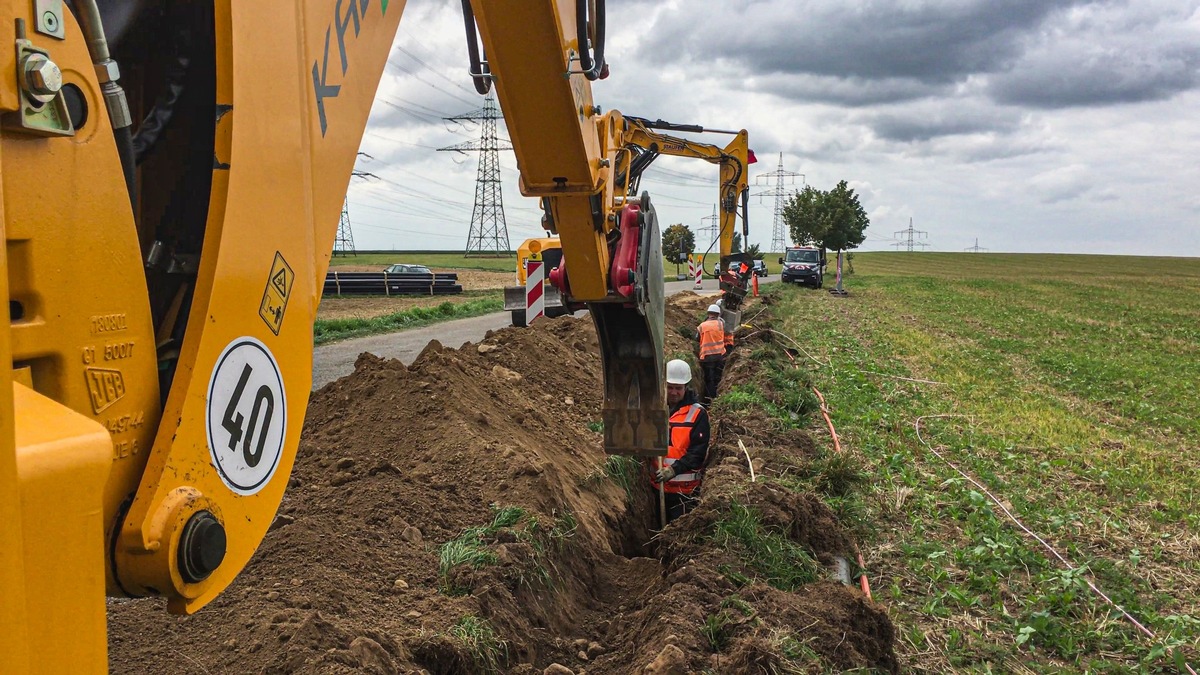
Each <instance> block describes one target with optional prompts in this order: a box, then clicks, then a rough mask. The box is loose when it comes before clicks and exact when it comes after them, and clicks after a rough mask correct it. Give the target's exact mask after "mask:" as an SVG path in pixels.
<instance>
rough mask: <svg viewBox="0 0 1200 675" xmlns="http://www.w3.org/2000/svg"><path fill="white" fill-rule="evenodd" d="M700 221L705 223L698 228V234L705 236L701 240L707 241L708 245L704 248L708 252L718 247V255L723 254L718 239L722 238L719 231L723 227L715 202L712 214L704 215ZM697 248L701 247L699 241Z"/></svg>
mask: <svg viewBox="0 0 1200 675" xmlns="http://www.w3.org/2000/svg"><path fill="white" fill-rule="evenodd" d="M700 222H701V223H704V224H703V225H701V226H700V228H699V229H698V230H696V234H699V235H700V236H701V237H703V238H702V239H701V240H700V241H703V242H707V245H706V246H705V247H704V249H703V250H704V251H706V252H707V251H711V250H713V249H714V248H716V250H717V255H718V256H719V255H721V249H720V244H717V239H719V238H720V235H719V234H718V233H717V231H718V230H720V229H721V215H720V214H719V213H717V205H716V204H713V213H712V215H711V216H704V217H703V218H701V219H700ZM696 248H700V244H699V243H697V244H696Z"/></svg>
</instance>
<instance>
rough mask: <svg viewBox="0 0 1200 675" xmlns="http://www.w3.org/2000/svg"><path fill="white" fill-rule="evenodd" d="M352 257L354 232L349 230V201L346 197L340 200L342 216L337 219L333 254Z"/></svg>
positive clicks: (353, 253) (354, 254)
mask: <svg viewBox="0 0 1200 675" xmlns="http://www.w3.org/2000/svg"><path fill="white" fill-rule="evenodd" d="M339 253H340V254H342V255H347V254H349V255H353V256H357V255H358V254H357V253H355V252H354V232H353V231H351V229H350V200H349V198H347V197H343V198H342V216H341V218H339V219H338V230H337V239H335V240H334V241H333V254H334V255H337V254H339Z"/></svg>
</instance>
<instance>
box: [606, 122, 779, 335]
mask: <svg viewBox="0 0 1200 675" xmlns="http://www.w3.org/2000/svg"><path fill="white" fill-rule="evenodd" d="M625 122H626V125H627V126H626V129H625V133H624V134H622V136H621V141H622V143H623V144H624V147H625V150H626V152H627V153H628V154H627V155H623V156H622V160H623V161H622V163H621V164H619V165H618V177H617V180H618V181H619V182H621V183H623V184H625V185H627V193H628V194H629V195H634V194H637V191H638V190H639V189H640V183H641V176H642V172H644V171H645V170H646V169H647V168H649V167H650V165H651V164H652V163H653V162H654V160H655V159H657V158H658V157H659V156H660V155H672V156H676V157H692V158H695V159H702V160H704V161H706V162H710V163H712V164H717V165H718V166H720V168H721V176H720V187H719V190H720V193H719V196H718V206H719V213H720V217H719V223H720V229H719V230H718V236H717V240H716V241H717V242H719V253H720V266H719V267H718V269H719V270H721V271H722V273H721V274H719V275H717V276H718V278H719V281H720V289H721V291H722V299H721V301H720V304H721V313H722V318H723V319H724V320H725V325H726V326H731V327H732V326H738V325H739V324H741V317H742V314H741V303H742V300H743V299H744V298H745V297H746V291H747V288H746V287H747V283H748V281H749V280H750V276H749V275H750V270H749V265H750V264H751V263H752V261H751V259H750V256H749V255H747V254H745V253H737V254H735V253H733V235H734V233H735V232H736V231H737V218H738V211H739V210H740V211H741V217H742V241H749V236H750V220H749V204H748V203H749V199H750V196H749V195H750V187H749V178H750V165H751V164H753V163H754V162H756V161H757V159H756V158H755V157H754V152H753V151H751V150H750V145H749V143H750V140H749V135H748V134H747V132H746V130H745V129H741V130H739V131H725V130H720V129H706V128H704V127H702V126H699V125H695V124H672V123H670V122H664V121H663V120H654V121H650V120H648V119H643V118H640V117H633V116H631V115H630V116H626V117H625ZM661 131H676V132H684V133H717V134H731V135H733V140H731V141H730V142H729V143H728V144H727V145H726V146H725V147H724V148H722V147H719V146H716V145H712V144H709V143H700V142H698V141H694V140H690V139H686V138H679V137H676V136H668V135H666V134H663V133H660V132H661ZM714 243H715V242H714ZM710 248H711V245H710ZM706 253H707V252H706ZM703 259H704V256H702V257H701V261H702V262H701V265H703ZM731 263H732V264H733V266H734V270H735V271H729V270H730V265H731ZM743 263H744V265H745V269H744V270H741V271H737V270H739V269H740V267H741V265H742V264H743Z"/></svg>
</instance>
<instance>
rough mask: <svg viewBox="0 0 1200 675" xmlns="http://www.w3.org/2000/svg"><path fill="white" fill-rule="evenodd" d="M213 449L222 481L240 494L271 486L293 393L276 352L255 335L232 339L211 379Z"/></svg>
mask: <svg viewBox="0 0 1200 675" xmlns="http://www.w3.org/2000/svg"><path fill="white" fill-rule="evenodd" d="M205 418H206V425H205V426H206V430H207V435H208V451H209V455H210V456H211V458H212V463H213V466H215V467H216V468H217V473H219V474H220V476H221V480H222V481H223V482H224V483H225V485H226V486H228V487H229V489H230V490H233V491H234V492H235V493H237V494H240V495H246V496H248V495H252V494H255V493H257V492H258V491H259V490H262V489H263V488H264V487H266V485H267V483H269V482H270V481H271V477H272V476H274V475H275V470H276V469H277V468H278V467H279V460H280V458H281V457H282V456H283V442H284V433H285V430H286V429H287V398H286V396H285V393H284V388H283V376H282V375H281V374H280V372H279V364H278V363H277V362H276V361H275V356H274V355H273V354H271V350H270V349H268V348H267V346H266V345H265V344H263V343H262V342H260V341H259V340H256V339H255V338H252V337H248V336H247V337H240V338H237V339H236V340H234V341H233V342H230V343H229V345H228V346H227V347H225V349H224V351H222V352H221V356H220V358H218V359H217V365H216V367H215V368H213V372H212V377H211V378H210V379H209V381H208V406H207V409H206V414H205Z"/></svg>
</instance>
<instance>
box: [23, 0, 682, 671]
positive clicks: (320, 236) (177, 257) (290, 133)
mask: <svg viewBox="0 0 1200 675" xmlns="http://www.w3.org/2000/svg"><path fill="white" fill-rule="evenodd" d="M72 7H73V10H72V9H70V8H68V7H67V6H66V5H65V3H61V2H47V1H46V0H0V73H3V75H0V113H2V117H0V122H2V131H0V166H3V173H2V174H0V176H2V178H0V191H2V195H3V200H0V204H2V208H3V213H2V217H0V228H3V230H4V240H5V248H4V249H3V251H2V252H0V294H5V295H6V296H7V297H8V298H9V315H8V317H7V319H0V540H2V541H3V542H4V545H3V546H0V652H3V653H4V655H5V657H4V662H5V670H6V672H17V673H20V672H31V671H39V672H40V671H42V670H50V671H60V672H68V671H69V672H101V671H103V670H104V669H105V667H106V658H105V655H106V638H105V609H104V608H105V600H104V596H105V595H106V594H107V595H110V596H135V597H136V596H159V597H163V598H166V599H167V601H168V603H167V604H168V608H169V610H170V611H172V612H174V613H192V612H195V611H198V610H199V609H200V608H202V607H203V606H204V605H205V604H207V603H208V602H210V601H211V600H212V599H213V598H215V597H216V596H217V595H218V594H219V593H221V591H222V590H224V589H225V588H226V587H227V586H228V585H229V584H230V583H231V582H232V581H233V579H234V578H235V576H236V575H237V574H238V573H239V572H240V571H241V569H242V568H243V567H244V566H245V565H246V563H247V562H248V561H249V559H250V557H251V556H252V555H253V553H254V551H255V550H256V549H257V547H258V545H259V543H260V542H261V540H262V538H263V536H264V535H265V533H266V531H267V528H268V527H269V526H270V524H271V522H272V520H273V518H274V515H275V512H276V510H277V508H278V506H279V503H280V501H281V499H282V497H283V494H284V491H285V489H286V486H287V484H288V481H289V475H290V473H291V469H292V465H293V462H294V460H295V454H296V450H297V447H298V445H299V440H300V434H301V429H302V425H303V421H304V413H305V408H306V405H307V402H308V396H309V391H310V389H311V384H312V323H313V319H314V317H315V313H316V310H317V307H318V305H319V302H320V296H321V289H322V282H323V279H324V276H325V272H326V268H327V266H328V263H329V258H330V254H331V250H332V248H333V241H334V238H335V233H336V228H337V222H338V214H339V209H340V206H341V203H342V199H343V196H344V195H345V192H346V187H347V185H348V183H349V180H350V175H351V172H352V170H353V165H354V160H355V156H356V152H357V150H358V147H359V144H360V142H361V138H362V134H363V130H364V128H365V126H366V122H367V116H368V113H369V111H370V108H371V102H372V100H373V98H374V95H375V90H376V88H377V86H378V83H379V80H380V76H381V74H382V71H383V68H384V65H385V63H386V60H387V56H388V53H389V51H390V49H391V45H392V41H393V38H394V36H395V34H396V31H397V29H398V25H399V21H400V15H401V12H402V10H403V9H404V1H403V0H271V1H268V0H256V1H254V2H247V1H242V0H211V2H195V3H190V2H189V3H171V2H166V1H165V0H121V1H120V2H118V1H117V0H110V1H109V2H104V1H101V2H99V4H97V2H96V0H76V1H75V2H74V3H72ZM464 10H465V12H464V15H465V19H466V21H465V25H466V26H467V27H468V34H469V35H470V37H471V42H470V49H469V51H470V52H471V53H472V54H473V58H472V69H473V71H474V72H475V74H476V78H475V80H476V85H477V88H481V89H486V87H487V86H489V85H490V84H493V83H494V85H495V87H496V89H497V91H498V94H499V97H500V101H501V104H502V105H503V107H504V111H505V117H506V121H507V123H508V128H509V132H510V135H511V136H512V139H513V143H514V147H515V149H516V152H517V160H518V164H519V168H520V170H521V189H522V191H523V192H524V193H525V194H527V195H530V196H535V197H540V198H541V200H542V204H543V207H544V209H545V212H546V219H547V224H548V225H549V227H550V229H552V230H554V231H557V232H558V233H559V234H560V236H561V239H562V242H563V249H564V259H565V261H566V264H565V265H564V266H563V267H562V268H560V270H558V272H559V274H558V275H557V277H558V280H557V283H559V284H561V287H562V288H564V289H568V291H569V295H570V297H571V298H572V299H573V300H574V301H577V302H582V303H585V304H587V305H588V307H589V308H590V309H591V310H592V316H593V318H594V321H595V322H596V326H597V329H598V332H599V334H600V345H601V353H602V360H603V363H604V373H605V404H604V420H605V449H606V450H607V451H609V452H613V453H624V454H647V455H661V454H662V453H663V451H664V449H665V448H666V445H667V415H666V401H665V394H664V391H663V389H664V387H663V383H662V341H663V340H662V338H663V336H662V331H663V318H662V312H663V307H662V296H663V288H662V279H663V275H662V257H661V251H660V243H659V238H658V229H657V223H656V220H655V217H654V210H653V208H652V206H651V204H650V202H649V198H648V197H647V196H645V195H642V196H639V197H633V196H630V195H628V194H627V193H626V192H625V191H624V190H621V189H618V188H617V186H616V181H615V178H614V166H615V163H616V159H617V154H618V153H619V152H620V151H621V147H622V146H621V143H620V141H619V138H618V136H619V133H620V132H621V131H622V130H623V129H624V128H625V123H624V120H623V118H622V117H621V115H620V114H619V113H616V112H609V113H606V114H601V113H600V109H599V108H598V107H596V106H594V104H593V102H592V93H591V82H592V80H593V79H596V78H598V77H600V76H602V75H603V74H604V73H605V72H606V66H605V65H604V59H603V33H604V2H603V0H575V1H571V0H521V1H520V2H517V1H513V0H471V1H470V2H464ZM476 26H477V29H476ZM106 27H107V30H106ZM476 30H477V32H478V39H479V40H480V42H481V45H482V50H480V49H479V44H477V43H476V42H475V40H476V39H477V38H476ZM481 54H486V56H487V60H486V61H484V60H483V59H482V58H481V57H480V55H481ZM135 120H140V123H135ZM10 364H11V365H10Z"/></svg>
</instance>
